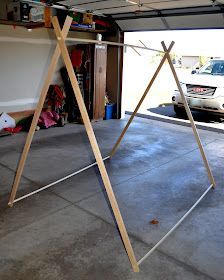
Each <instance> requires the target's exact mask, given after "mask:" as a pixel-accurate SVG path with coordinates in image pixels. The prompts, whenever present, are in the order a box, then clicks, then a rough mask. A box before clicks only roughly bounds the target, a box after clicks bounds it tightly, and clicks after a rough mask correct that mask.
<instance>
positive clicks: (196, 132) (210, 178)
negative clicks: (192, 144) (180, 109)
mask: <svg viewBox="0 0 224 280" xmlns="http://www.w3.org/2000/svg"><path fill="white" fill-rule="evenodd" d="M161 44H162V46H163V49H164V51H165V52H167V51H168V50H167V48H166V45H165V43H164V42H161ZM167 60H168V63H169V65H170V69H171V71H172V73H173V77H174V80H175V82H176V84H177V88H178V90H179V92H180V95H181V98H182V101H183V103H184V107H185V110H186V113H187V116H188V118H189V120H190V123H191V127H192V130H193V133H194V137H195V139H196V141H197V144H198V147H199V149H200V152H201V156H202V159H203V161H204V165H205V168H206V170H207V173H208V177H209V180H210V182H211V184H212V185H213V187H215V185H216V183H215V180H214V177H213V174H212V171H211V168H210V166H209V163H208V160H207V158H206V155H205V151H204V148H203V145H202V143H201V139H200V136H199V134H198V131H197V128H196V125H195V122H194V119H193V116H192V113H191V110H190V108H189V105H188V103H187V99H186V96H185V94H184V92H183V89H182V87H181V85H180V82H179V79H178V76H177V73H176V70H175V68H174V66H173V63H172V61H171V58H170V56H169V55H168V56H167Z"/></svg>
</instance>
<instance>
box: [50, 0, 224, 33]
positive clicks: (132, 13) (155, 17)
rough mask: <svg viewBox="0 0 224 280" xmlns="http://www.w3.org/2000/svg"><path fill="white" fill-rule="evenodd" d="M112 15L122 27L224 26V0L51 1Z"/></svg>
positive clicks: (161, 28)
mask: <svg viewBox="0 0 224 280" xmlns="http://www.w3.org/2000/svg"><path fill="white" fill-rule="evenodd" d="M49 2H51V3H52V2H53V3H55V4H59V5H63V6H65V7H66V8H74V9H75V10H79V11H91V12H94V13H96V14H101V15H105V16H110V17H112V18H113V19H114V20H115V21H116V22H117V24H118V25H119V27H120V28H121V30H122V31H137V30H138V31H140V30H171V29H190V28H223V27H224V17H223V12H224V0H95V1H91V0H65V1H52V0H51V1H49Z"/></svg>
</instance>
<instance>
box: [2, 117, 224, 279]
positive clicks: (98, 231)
mask: <svg viewBox="0 0 224 280" xmlns="http://www.w3.org/2000/svg"><path fill="white" fill-rule="evenodd" d="M125 123H126V120H120V121H118V120H110V121H103V122H98V123H94V130H95V132H96V136H97V139H98V141H99V144H100V148H101V150H102V153H103V156H106V155H108V152H109V151H110V149H111V148H112V146H113V144H114V142H115V140H116V138H117V137H118V135H119V133H120V132H121V130H122V128H123V127H124V125H125ZM200 135H201V138H202V141H203V144H204V145H205V149H206V152H207V155H208V159H209V161H210V164H211V167H212V170H213V172H214V176H215V179H216V181H217V189H216V190H211V192H209V194H208V195H207V196H206V197H205V198H204V199H203V201H202V202H201V203H200V205H199V206H198V207H197V208H196V209H195V210H194V211H193V212H192V214H191V215H190V216H189V217H188V218H187V219H186V220H185V222H184V223H183V224H182V225H181V226H180V227H179V228H178V229H177V230H176V231H175V232H174V233H173V234H172V235H171V236H170V237H169V238H168V239H167V240H166V241H165V243H163V245H162V246H161V247H159V249H158V250H156V251H155V252H154V253H153V255H151V256H150V257H149V258H148V259H147V260H146V261H145V262H143V264H142V265H141V266H140V269H141V271H140V273H137V274H136V273H134V272H132V269H131V266H130V263H129V261H128V258H127V255H126V253H125V250H124V247H123V245H122V242H121V239H120V237H119V234H118V231H117V229H116V227H115V224H114V220H113V217H112V215H111V211H110V208H109V207H108V204H107V199H106V196H105V192H104V190H103V185H102V182H101V179H100V176H99V173H98V170H97V168H92V169H90V170H88V171H86V172H84V173H82V174H80V175H77V176H75V177H73V178H71V179H69V180H67V181H65V182H63V183H60V184H58V185H56V186H54V187H52V188H50V189H48V190H46V191H44V192H41V193H39V194H37V195H35V196H32V197H30V198H28V199H26V200H24V201H21V202H18V203H17V204H15V206H14V207H13V208H12V209H10V208H8V207H7V206H6V205H7V199H8V194H9V192H10V187H11V185H12V181H13V176H14V171H15V169H16V166H17V163H18V160H19V157H20V154H21V151H22V147H23V144H24V140H25V137H26V134H25V133H21V134H18V135H15V136H11V137H4V138H0V147H1V153H0V174H1V176H0V279H1V280H5V279H7V280H9V279H15V280H31V279H32V280H43V279H46V280H51V279H52V280H59V279H63V280H71V279H97V280H99V279H103V280H104V279H122V280H123V279H150V280H154V279H155V280H160V279H163V280H164V279H167V280H169V279H170V280H180V279H181V280H199V279H200V280H202V279H203V280H208V279H217V280H223V279H224V266H223V263H224V219H223V215H224V203H223V202H224V192H223V162H224V142H223V135H222V134H218V133H215V132H208V131H200ZM93 161H94V159H93V155H92V152H91V149H90V147H89V144H88V140H87V137H86V134H85V131H84V128H83V126H81V125H66V126H65V127H64V128H51V129H49V130H42V131H39V132H37V133H36V135H35V139H34V141H33V145H32V148H31V152H30V155H29V158H28V161H27V164H26V168H25V172H24V175H23V179H22V183H21V185H20V191H19V194H20V195H21V194H24V193H27V192H29V191H32V190H34V189H37V188H38V187H40V186H43V185H44V184H47V183H50V182H52V181H55V180H56V179H58V178H61V177H63V176H65V175H67V174H69V173H71V172H73V171H75V170H77V169H80V168H81V167H84V166H86V165H88V164H89V163H91V162H93ZM106 167H107V169H108V173H109V176H110V178H111V181H112V184H113V187H114V191H115V195H116V197H117V200H118V203H119V206H120V209H121V212H122V215H123V218H124V221H125V224H126V226H127V230H128V232H129V234H130V238H131V242H132V244H133V247H134V250H135V253H136V257H137V259H140V258H141V257H142V256H143V255H145V254H146V252H148V251H149V249H150V248H151V247H152V246H153V244H155V243H156V242H157V241H158V240H159V239H160V238H161V237H162V236H163V235H164V234H165V233H166V232H167V231H168V230H169V229H170V228H171V227H172V226H173V225H174V224H175V223H176V222H177V221H178V219H179V218H180V217H181V216H182V215H183V214H184V213H185V212H186V211H187V210H188V209H189V208H190V207H191V206H192V205H193V204H194V202H195V201H196V200H197V198H199V197H200V196H201V194H202V193H203V192H204V191H205V189H207V187H208V186H209V181H208V179H207V176H206V172H205V169H204V167H203V163H202V160H201V158H200V154H199V151H198V149H197V145H196V143H195V141H194V138H193V135H192V131H191V129H190V128H189V127H182V126H179V125H172V124H167V123H163V122H158V121H153V120H147V119H140V118H136V119H135V121H134V123H133V124H132V126H131V127H130V129H129V131H128V133H127V135H126V136H125V139H124V141H123V142H122V144H121V147H120V149H119V151H118V153H117V154H116V155H115V156H114V158H113V159H112V160H110V161H107V162H106ZM152 219H157V220H158V221H159V224H157V225H152V224H150V221H151V220H152Z"/></svg>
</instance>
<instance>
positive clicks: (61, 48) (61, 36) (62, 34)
mask: <svg viewBox="0 0 224 280" xmlns="http://www.w3.org/2000/svg"><path fill="white" fill-rule="evenodd" d="M52 23H53V27H54V31H55V34H56V37H57V46H56V49H55V52H54V54H53V57H52V61H51V64H50V66H49V69H48V73H47V76H46V79H45V82H44V86H43V89H42V92H41V95H40V98H39V102H38V105H37V107H36V110H35V113H34V117H33V120H32V124H31V127H30V130H29V133H28V136H27V139H26V143H25V146H24V149H23V152H22V155H21V158H20V161H19V165H18V168H17V172H16V176H15V180H14V183H13V186H12V191H11V195H10V199H9V203H8V204H9V206H10V207H12V206H13V204H14V203H15V202H18V201H20V200H22V199H25V198H27V197H29V196H31V195H34V194H35V193H38V192H40V191H42V190H44V189H47V188H49V187H51V186H53V185H55V184H57V183H59V182H62V181H64V180H66V179H68V178H70V177H72V176H74V175H76V174H78V173H80V172H83V171H85V170H87V169H89V168H91V167H92V166H94V165H98V168H99V171H100V174H101V177H102V180H103V183H104V186H105V189H106V192H107V195H108V198H109V202H110V205H111V208H112V210H113V214H114V216H115V219H116V222H117V225H118V228H119V231H120V234H121V238H122V241H123V243H124V246H125V249H126V252H127V255H128V257H129V260H130V263H131V265H132V268H133V270H134V271H135V272H138V271H139V265H140V264H141V263H142V262H143V261H144V260H145V259H146V258H147V257H148V256H149V255H150V254H151V253H152V252H153V251H154V250H155V249H156V248H157V247H158V246H159V245H160V244H161V243H162V242H163V241H164V240H165V239H166V238H167V237H168V236H169V235H170V234H171V233H172V232H173V231H174V230H175V229H176V228H177V227H178V226H179V224H180V223H181V222H182V221H183V220H184V219H185V218H186V217H187V216H188V215H189V214H190V213H191V211H192V210H193V209H194V208H195V207H196V206H197V204H198V203H199V202H200V201H201V200H202V199H203V197H204V196H205V195H206V194H207V193H208V192H209V190H210V189H211V188H213V187H215V181H214V178H213V175H212V172H211V169H210V167H209V164H208V161H207V159H206V155H205V152H204V149H203V146H202V143H201V140H200V138H199V135H198V132H197V129H196V126H195V123H194V120H193V117H192V114H191V111H190V109H189V106H188V103H187V100H186V97H185V95H184V93H183V90H182V88H181V85H180V83H179V80H178V77H177V74H176V71H175V68H174V66H173V64H172V61H171V58H170V51H171V49H172V47H173V45H174V42H172V43H171V44H170V46H169V48H168V49H167V48H166V46H165V44H164V42H162V46H163V49H164V56H163V58H162V60H161V62H160V64H159V66H158V68H157V70H156V71H155V74H154V75H153V77H152V79H151V80H150V82H149V84H148V86H147V88H146V90H145V92H144V94H143V96H142V98H141V99H140V101H139V103H138V104H137V106H136V108H135V110H134V112H133V114H132V115H131V117H130V119H129V121H128V123H127V125H126V126H125V128H124V129H123V131H122V133H121V135H120V137H119V138H118V140H117V142H116V144H115V145H114V147H113V149H112V151H111V153H110V155H109V156H108V157H106V158H102V156H101V152H100V150H99V146H98V144H97V141H96V137H95V135H94V131H93V128H92V125H91V122H90V119H89V116H88V113H87V110H86V107H85V103H84V101H83V98H82V94H81V91H80V88H79V85H78V82H77V79H76V75H75V72H74V70H73V66H72V63H71V60H70V57H69V53H68V50H67V47H66V41H74V42H87V43H88V42H89V43H100V44H108V45H116V46H121V47H122V46H129V47H134V48H140V49H148V50H152V51H158V50H154V49H150V48H146V47H140V46H133V45H127V44H121V43H115V42H107V41H96V40H85V39H73V38H67V35H68V31H69V29H70V26H71V23H72V18H71V17H67V18H66V20H65V23H64V27H63V29H62V30H61V28H60V26H59V22H58V19H57V17H53V18H52ZM159 52H161V51H159ZM60 55H61V56H62V58H63V60H64V63H65V66H66V68H67V72H68V75H69V78H70V81H71V84H72V88H73V91H74V94H75V97H76V100H77V103H78V106H79V109H80V112H81V116H82V119H83V123H84V126H85V129H86V132H87V135H88V138H89V141H90V144H91V147H92V150H93V153H94V156H95V158H96V162H95V163H93V164H91V165H89V166H87V167H85V168H83V169H81V170H79V171H76V172H74V173H72V174H70V175H68V176H66V177H64V178H61V179H59V180H57V181H55V182H53V183H51V184H49V185H47V186H44V187H42V188H40V189H38V190H36V191H34V192H31V193H29V194H27V195H24V196H22V197H19V198H17V199H16V194H17V190H18V186H19V183H20V180H21V176H22V173H23V169H24V166H25V163H26V159H27V156H28V153H29V149H30V146H31V143H32V139H33V135H34V133H35V128H36V125H37V122H38V119H39V116H40V113H41V110H42V108H43V105H44V101H45V98H46V95H47V92H48V89H49V86H50V83H51V80H52V76H53V73H54V71H55V69H56V65H57V62H58V60H59V57H60ZM166 60H167V61H168V63H169V65H170V68H171V71H172V73H173V76H174V79H175V81H176V84H177V87H178V89H179V91H180V94H181V97H182V100H183V103H184V107H185V109H186V112H187V115H188V118H189V120H190V123H191V126H192V129H193V133H194V136H195V139H196V141H197V144H198V147H199V149H200V152H201V155H202V158H203V161H204V165H205V167H206V170H207V173H208V177H209V179H210V182H211V185H210V186H209V188H208V189H207V190H206V191H205V192H204V194H203V195H202V196H201V197H200V198H199V199H198V200H197V201H196V203H195V204H194V205H193V206H192V207H191V209H190V210H189V211H188V212H187V213H186V214H185V215H184V216H183V217H182V218H181V219H180V220H179V221H178V223H177V224H176V225H175V226H174V227H173V228H172V229H171V230H170V231H169V232H168V233H167V234H166V235H165V236H164V237H163V238H162V239H161V240H160V241H159V242H158V243H157V244H156V245H155V246H154V247H153V248H152V249H151V250H150V251H149V252H148V253H147V254H146V255H145V256H144V257H143V258H142V259H140V260H139V261H137V260H136V257H135V254H134V251H133V248H132V245H131V242H130V239H129V236H128V233H127V230H126V227H125V224H124V221H123V218H122V216H121V213H120V210H119V207H118V204H117V200H116V198H115V195H114V192H113V188H112V186H111V182H110V179H109V176H108V174H107V170H106V168H105V165H104V160H106V159H109V158H111V157H112V156H113V155H114V153H115V152H116V150H117V148H118V146H119V144H120V142H121V140H122V139H123V137H124V135H125V133H126V131H127V130H128V128H129V126H130V124H131V122H132V120H133V118H134V117H135V115H136V113H137V112H138V109H139V108H140V106H141V104H142V102H143V101H144V99H145V97H146V95H147V94H148V92H149V90H150V88H151V87H152V85H153V83H154V81H155V79H156V77H157V75H158V74H159V72H160V70H161V68H162V66H163V65H164V63H165V61H166Z"/></svg>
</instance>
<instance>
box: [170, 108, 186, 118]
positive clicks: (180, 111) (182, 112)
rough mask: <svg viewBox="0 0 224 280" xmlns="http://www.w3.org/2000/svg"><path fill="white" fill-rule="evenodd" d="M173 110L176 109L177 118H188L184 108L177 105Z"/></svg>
mask: <svg viewBox="0 0 224 280" xmlns="http://www.w3.org/2000/svg"><path fill="white" fill-rule="evenodd" d="M173 109H174V111H175V113H176V115H177V116H181V117H186V116H187V113H186V111H185V108H184V107H179V106H177V105H174V106H173Z"/></svg>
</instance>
